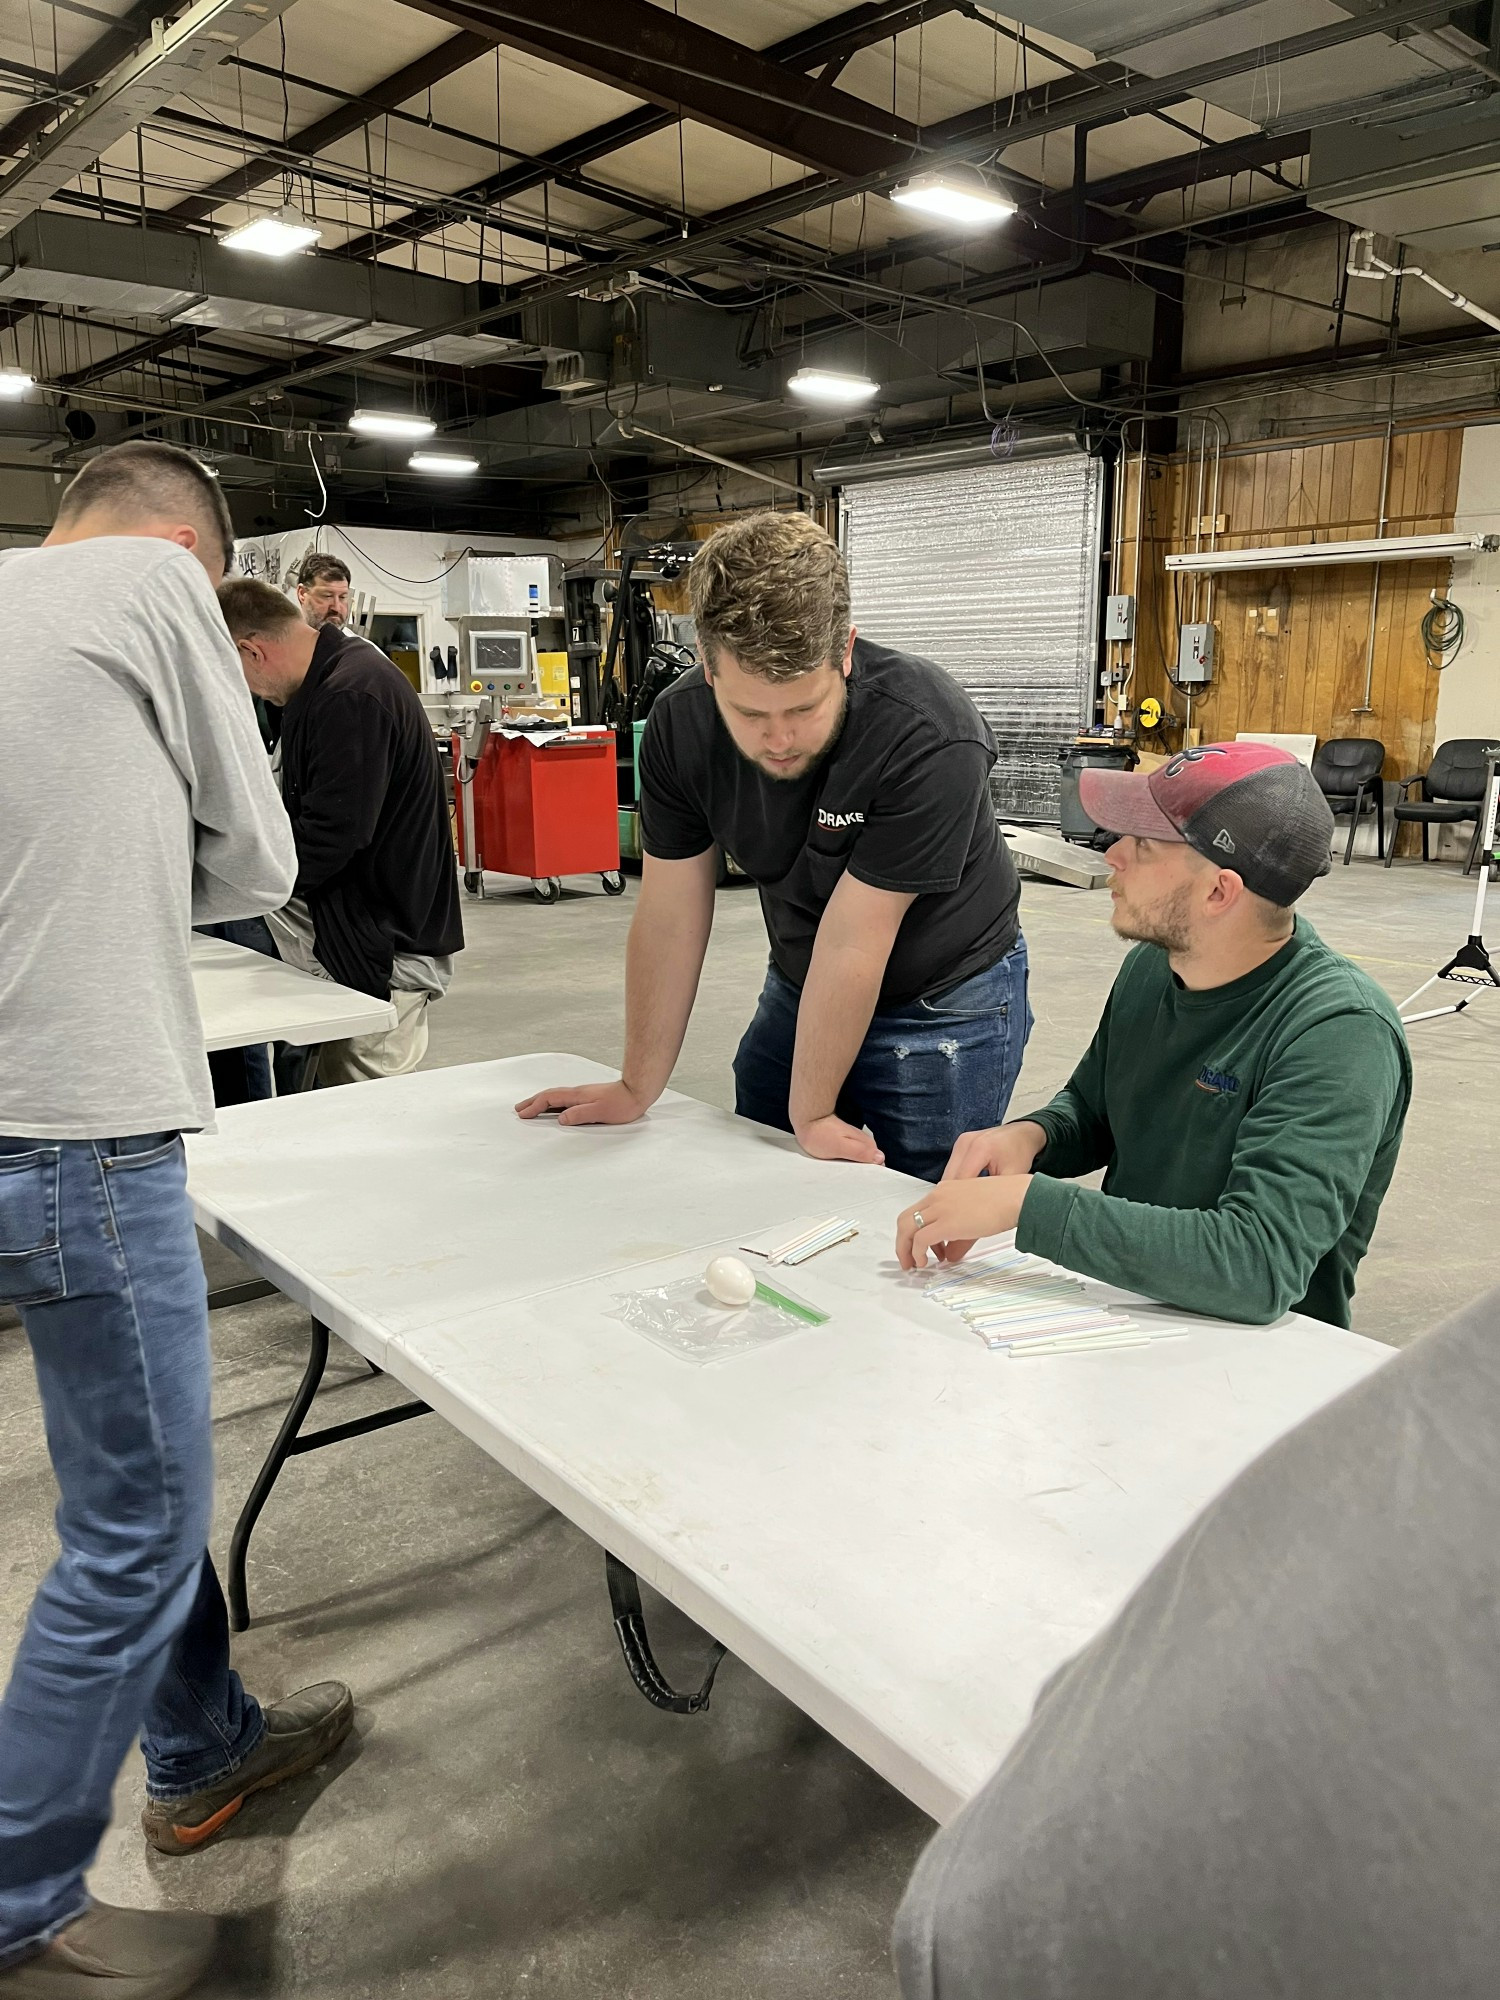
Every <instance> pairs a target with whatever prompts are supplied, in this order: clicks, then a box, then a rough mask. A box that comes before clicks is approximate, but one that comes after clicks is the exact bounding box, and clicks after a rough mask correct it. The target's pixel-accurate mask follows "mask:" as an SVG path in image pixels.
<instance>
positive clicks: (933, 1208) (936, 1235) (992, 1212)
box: [896, 1174, 1031, 1271]
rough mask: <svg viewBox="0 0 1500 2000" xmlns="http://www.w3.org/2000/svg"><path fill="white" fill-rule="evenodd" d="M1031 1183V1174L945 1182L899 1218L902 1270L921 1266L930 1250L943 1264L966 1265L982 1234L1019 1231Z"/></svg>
mask: <svg viewBox="0 0 1500 2000" xmlns="http://www.w3.org/2000/svg"><path fill="white" fill-rule="evenodd" d="M1030 1186H1031V1175H1030V1174H1002V1175H998V1176H995V1177H993V1178H991V1179H988V1180H982V1181H939V1182H938V1184H937V1186H936V1187H935V1188H933V1190H932V1191H931V1193H930V1194H924V1195H923V1196H922V1199H921V1200H920V1201H918V1202H914V1203H913V1204H912V1206H911V1207H910V1208H908V1209H904V1210H903V1211H902V1213H901V1214H900V1216H899V1217H898V1218H897V1220H896V1256H897V1259H898V1261H899V1262H900V1265H901V1268H902V1270H903V1271H918V1270H920V1269H921V1268H922V1266H923V1265H924V1264H925V1263H926V1262H927V1253H928V1252H929V1251H931V1252H932V1254H933V1256H935V1257H936V1258H937V1260H938V1262H939V1263H940V1264H958V1263H961V1262H962V1261H963V1259H964V1258H965V1257H967V1256H968V1254H969V1252H970V1251H971V1250H972V1249H973V1247H974V1245H975V1243H976V1242H977V1241H978V1240H979V1238H980V1237H981V1236H1000V1235H1002V1234H1003V1233H1004V1232H1005V1231H1006V1230H1007V1229H1014V1228H1015V1226H1016V1223H1017V1221H1018V1220H1019V1219H1020V1214H1021V1204H1022V1203H1023V1202H1024V1201H1025V1199H1026V1190H1027V1189H1028V1188H1029V1187H1030Z"/></svg>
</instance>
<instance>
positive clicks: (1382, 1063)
mask: <svg viewBox="0 0 1500 2000" xmlns="http://www.w3.org/2000/svg"><path fill="white" fill-rule="evenodd" d="M1081 784H1082V794H1081V795H1082V799H1083V804H1084V808H1085V810H1086V811H1087V812H1088V813H1089V814H1090V815H1091V816H1092V818H1093V819H1094V820H1095V821H1096V822H1097V823H1098V824H1099V825H1101V826H1106V827H1108V828H1110V830H1111V831H1117V832H1118V834H1119V836H1120V837H1119V839H1118V840H1117V841H1116V843H1115V845H1114V846H1113V847H1112V848H1111V849H1110V850H1109V855H1108V860H1109V863H1110V866H1111V867H1112V868H1113V869H1114V871H1115V880H1114V885H1113V890H1112V896H1113V903H1114V915H1113V923H1114V928H1115V930H1116V931H1117V932H1118V933H1119V935H1120V936H1121V937H1125V938H1134V939H1136V940H1138V943H1137V947H1136V949H1135V950H1134V951H1133V952H1131V954H1130V956H1129V957H1128V958H1127V959H1126V961H1125V963H1124V965H1123V966H1122V967H1121V969H1120V973H1119V976H1118V977H1117V978H1116V980H1115V984H1114V988H1113V990H1112V991H1111V993H1110V996H1109V1000H1108V1002H1107V1004H1106V1006H1105V1009H1104V1017H1103V1019H1102V1020H1101V1021H1100V1023H1099V1028H1098V1031H1097V1033H1096V1034H1095V1036H1094V1039H1093V1042H1092V1044H1091V1045H1090V1047H1089V1050H1088V1053H1087V1054H1086V1055H1085V1056H1084V1058H1083V1061H1082V1062H1081V1063H1080V1064H1079V1065H1078V1067H1077V1069H1076V1070H1075V1071H1074V1072H1073V1075H1072V1077H1071V1078H1070V1079H1069V1081H1068V1083H1067V1084H1066V1085H1065V1086H1064V1088H1063V1089H1062V1090H1061V1091H1059V1092H1058V1094H1057V1096H1056V1097H1054V1098H1053V1100H1052V1102H1051V1103H1050V1104H1048V1105H1047V1106H1045V1107H1044V1108H1043V1109H1042V1110H1040V1111H1037V1112H1034V1113H1033V1114H1032V1115H1031V1116H1030V1117H1029V1118H1023V1119H1019V1120H1017V1121H1016V1122H1015V1123H1012V1124H1008V1125H999V1126H995V1127H993V1128H992V1129H991V1130H989V1131H986V1132H970V1133H966V1134H965V1135H964V1137H963V1138H961V1139H960V1140H959V1142H958V1144H957V1146H955V1148H954V1150H953V1156H952V1158H951V1159H950V1160H949V1162H948V1167H947V1171H946V1173H945V1174H944V1177H943V1180H942V1182H941V1183H940V1184H939V1185H938V1186H937V1187H936V1188H934V1189H933V1191H932V1193H931V1194H930V1195H924V1196H923V1197H922V1199H921V1200H920V1201H919V1202H918V1203H916V1204H915V1206H914V1207H912V1208H909V1209H907V1210H906V1212H905V1213H904V1214H903V1215H902V1216H901V1218H900V1221H899V1223H898V1225H897V1254H898V1256H899V1257H900V1259H901V1262H902V1264H903V1266H905V1267H906V1268H908V1269H910V1268H912V1267H914V1266H919V1265H922V1264H925V1263H926V1261H927V1256H928V1253H929V1251H930V1252H932V1253H933V1254H934V1255H935V1256H937V1257H939V1258H942V1259H947V1260H950V1261H952V1260H956V1259H958V1258H961V1257H963V1256H966V1255H967V1253H968V1251H969V1249H970V1248H971V1247H972V1245H973V1243H974V1241H975V1240H976V1239H977V1238H979V1237H981V1236H992V1235H997V1234H999V1233H1000V1232H1001V1231H1004V1230H1008V1229H1014V1230H1015V1232H1016V1244H1017V1247H1018V1248H1019V1249H1022V1250H1030V1251H1034V1252H1035V1253H1036V1254H1037V1255H1038V1256H1041V1257H1049V1258H1052V1259H1054V1260H1055V1261H1056V1262H1057V1263H1059V1264H1063V1265H1066V1266H1067V1267H1068V1269H1070V1270H1073V1271H1081V1272H1084V1273H1086V1274H1087V1275H1088V1276H1089V1277H1093V1278H1099V1279H1102V1280H1103V1281H1104V1282H1105V1283H1107V1284H1112V1285H1120V1286H1123V1287H1124V1288H1126V1289H1127V1290H1130V1291H1135V1292H1142V1293H1145V1294H1147V1295H1148V1296H1150V1297H1153V1298H1158V1299H1163V1300H1165V1301H1166V1302H1167V1303H1169V1304H1171V1305H1177V1306H1184V1307H1187V1308H1189V1309H1191V1310H1193V1311H1197V1312H1205V1313H1214V1314H1217V1315H1219V1316H1221V1317H1222V1318H1225V1319H1234V1320H1246V1321H1249V1322H1251V1323H1252V1324H1255V1325H1265V1324H1267V1323H1268V1322H1269V1321H1271V1320H1273V1319H1277V1318H1279V1317H1280V1316H1281V1314H1282V1313H1284V1312H1286V1311H1288V1310H1290V1309H1292V1308H1295V1309H1297V1310H1298V1311H1300V1312H1305V1313H1308V1314H1310V1315H1311V1316H1312V1317H1313V1318H1314V1319H1321V1320H1328V1321H1330V1322H1331V1323H1332V1324H1333V1325H1335V1326H1347V1325H1348V1324H1349V1307H1350V1301H1351V1300H1352V1298H1353V1295H1354V1274H1355V1271H1356V1270H1357V1269H1358V1267H1359V1262H1360V1259H1361V1258H1362V1257H1363V1256H1364V1254H1365V1251H1366V1249H1367V1248H1368V1247H1369V1242H1370V1236H1371V1234H1372V1232H1373V1230H1374V1227H1375V1218H1376V1216H1377V1214H1378V1213H1379V1210H1380V1203H1381V1201H1382V1199H1383V1198H1384V1195H1385V1191H1386V1189H1387V1188H1388V1187H1389V1186H1390V1181H1391V1175H1392V1173H1393V1171H1394V1169H1395V1165H1396V1154H1397V1151H1398V1150H1399V1147H1400V1144H1401V1128H1402V1124H1403V1122H1404V1121H1405V1118H1406V1109H1407V1105H1408V1103H1409V1102H1410V1098H1411V1061H1410V1057H1409V1056H1408V1053H1407V1048H1406V1038H1405V1034H1404V1033H1403V1030H1402V1027H1401V1023H1400V1020H1399V1019H1398V1017H1397V1014H1396V1011H1395V1009H1394V1007H1393V1006H1392V1005H1391V1003H1390V1001H1389V999H1388V998H1387V997H1386V995H1385V994H1384V993H1383V992H1382V991H1381V989H1380V988H1379V987H1378V986H1377V985H1376V984H1375V982H1374V981H1373V980H1372V979H1370V978H1368V977H1367V975H1366V974H1364V973H1363V972H1361V971H1359V970H1358V968H1357V967H1355V966H1353V965H1351V964H1350V963H1349V961H1348V960H1347V959H1344V958H1340V957H1339V956H1338V954H1337V953H1335V952H1332V951H1330V950H1329V949H1328V947H1327V946H1326V945H1325V944H1324V943H1323V941H1322V939H1321V938H1319V937H1318V935H1317V933H1316V932H1315V931H1314V930H1313V929H1312V927H1311V925H1310V924H1308V923H1307V921H1306V920H1305V919H1304V918H1302V917H1298V916H1296V915H1294V913H1293V910H1292V907H1291V906H1292V905H1293V904H1294V903H1295V902H1296V901H1297V898H1298V897H1299V896H1301V895H1302V894H1303V892H1304V891H1305V890H1306V889H1307V888H1308V886H1309V885H1310V884H1311V883H1312V882H1313V881H1314V880H1315V879H1316V877H1318V876H1319V875H1322V874H1324V873H1325V872H1326V871H1327V868H1328V850H1329V843H1330V841H1331V839H1332V834H1333V817H1332V814H1331V813H1330V812H1329V810H1328V805H1327V802H1326V801H1325V799H1324V798H1323V795H1322V793H1321V792H1320V791H1319V789H1318V787H1317V784H1316V783H1315V781H1314V779H1313V776H1312V774H1311V772H1310V771H1308V770H1306V769H1304V767H1303V766H1302V765H1301V764H1299V763H1298V762H1297V761H1296V759H1295V758H1293V757H1291V756H1289V755H1288V754H1287V753H1286V752H1285V751H1283V750H1275V749H1272V748H1271V747H1269V746H1268V745H1265V744H1258V743H1215V744H1210V745H1207V746H1206V747H1205V748H1203V749H1200V750H1186V751H1183V752H1182V753H1181V754H1180V755H1179V756H1176V757H1174V758H1173V759H1172V760H1171V762H1170V763H1168V764H1166V765H1165V766H1163V767H1162V769H1160V770H1159V771H1154V772H1152V773H1151V774H1150V775H1149V776H1145V775H1139V774H1136V773H1132V772H1119V771H1114V772H1111V771H1087V772H1085V773H1084V774H1083V777H1082V780H1081ZM1099 1167H1103V1168H1104V1169H1105V1175H1104V1186H1103V1189H1102V1191H1098V1192H1096V1191H1095V1190H1093V1189H1091V1188H1083V1187H1079V1186H1077V1185H1076V1182H1075V1181H1074V1180H1073V1178H1072V1177H1073V1176H1076V1175H1080V1174H1088V1173H1092V1172H1094V1171H1095V1169H1096V1168H1099ZM980 1176H984V1177H985V1178H980Z"/></svg>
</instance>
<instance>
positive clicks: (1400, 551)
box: [1164, 535, 1500, 574]
mask: <svg viewBox="0 0 1500 2000" xmlns="http://www.w3.org/2000/svg"><path fill="white" fill-rule="evenodd" d="M1497 548H1500V536H1496V535H1380V536H1376V537H1374V538H1372V539H1369V540H1366V541H1362V542H1291V543H1289V544H1287V545H1286V546H1285V547H1283V548H1268V549H1198V550H1196V551H1195V552H1193V553H1190V554H1187V555H1180V556H1168V557H1167V558H1166V560H1165V564H1164V567H1165V568H1167V569H1169V570H1185V571H1193V572H1196V573H1198V574H1202V573H1204V572H1206V571H1211V572H1215V573H1222V572H1223V571H1225V570H1235V569H1326V568H1329V567H1331V566H1332V565H1333V564H1334V563H1369V562H1422V561H1423V560H1424V559H1425V560H1429V561H1430V560H1431V559H1432V558H1433V557H1439V558H1442V557H1445V556H1446V557H1452V556H1467V555H1474V554H1476V553H1477V552H1479V551H1481V550H1486V549H1497Z"/></svg>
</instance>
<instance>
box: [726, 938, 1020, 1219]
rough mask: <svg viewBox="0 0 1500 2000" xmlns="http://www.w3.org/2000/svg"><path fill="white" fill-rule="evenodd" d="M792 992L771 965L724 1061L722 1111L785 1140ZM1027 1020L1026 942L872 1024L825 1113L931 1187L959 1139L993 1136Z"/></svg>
mask: <svg viewBox="0 0 1500 2000" xmlns="http://www.w3.org/2000/svg"><path fill="white" fill-rule="evenodd" d="M801 997H802V996H801V994H800V992H799V990H798V989H797V988H796V987H795V986H793V985H792V983H791V981H790V980H789V979H786V978H784V977H783V976H782V974H781V973H780V972H778V971H777V969H776V967H775V966H774V965H772V966H771V967H769V969H768V970H767V973H766V983H765V986H764V988H763V989H762V992H761V996H760V1005H759V1006H758V1007H757V1008H756V1010H755V1018H754V1020H753V1021H752V1022H751V1023H750V1025H749V1027H748V1028H747V1029H746V1030H745V1035H744V1039H743V1041H741V1043H740V1046H739V1052H738V1053H737V1055H736V1056H735V1059H734V1108H735V1110H736V1111H737V1112H738V1113H739V1115H740V1117H741V1118H753V1119H754V1120H755V1122H756V1123H757V1124H758V1125H774V1126H776V1127H777V1128H778V1130H780V1131H782V1132H790V1131H791V1129H792V1123H791V1118H790V1116H789V1115H788V1104H789V1102H790V1098H791V1089H792V1053H793V1050H794V1048H795V1046H796V1041H797V1005H798V1002H799V1000H800V999H801ZM1030 1033H1031V1009H1030V1007H1029V1006H1028V1005H1027V1001H1026V940H1025V939H1024V938H1023V937H1020V936H1019V935H1018V936H1017V938H1016V942H1015V944H1014V946H1013V947H1012V949H1011V950H1010V951H1008V952H1007V953H1006V955H1005V957H1004V958H1002V959H1001V960H1000V961H999V962H998V963H997V964H995V965H992V966H991V967H990V968H989V970H988V971H987V972H979V973H976V974H975V975H974V977H973V978H972V979H966V980H965V981H964V982H963V984H962V985H961V986H955V987H954V988H953V989H952V990H951V991H950V992H947V993H944V994H943V995H941V997H940V998H938V999H936V1000H915V1001H913V1002H912V1004H911V1005H910V1006H909V1007H898V1008H893V1009H892V1010H891V1012H890V1013H887V1014H877V1015H876V1016H875V1017H874V1019H873V1020H872V1021H871V1023H870V1026H869V1029H868V1031H867V1033H866V1035H865V1039H864V1045H863V1046H862V1048H861V1049H860V1052H859V1054H858V1055H857V1056H856V1057H855V1058H854V1066H853V1068H852V1069H851V1070H850V1071H849V1074H848V1076H847V1077H846V1079H845V1081H844V1087H843V1089H842V1090H841V1091H840V1092H839V1100H838V1104H837V1107H836V1109H837V1111H838V1115H839V1117H840V1118H843V1119H846V1120H847V1121H848V1123H849V1124H851V1125H861V1126H868V1127H869V1129H870V1131H871V1133H872V1134H873V1135H874V1138H875V1143H876V1145H878V1146H879V1148H880V1150H881V1151H882V1152H883V1153H884V1154H885V1159H886V1165H887V1166H889V1167H894V1168H895V1169H896V1171H897V1172H898V1173H902V1174H914V1175H915V1176H916V1177H917V1179H918V1180H923V1181H935V1180H939V1179H941V1177H942V1172H943V1169H944V1167H946V1166H947V1164H948V1155H949V1154H950V1153H951V1152H952V1150H953V1147H954V1143H955V1141H956V1140H957V1139H958V1137H959V1135H960V1134H961V1133H963V1132H973V1131H977V1130H979V1129H980V1128H982V1127H983V1126H986V1125H998V1124H999V1123H1000V1121H1001V1119H1002V1118H1003V1117H1004V1116H1005V1107H1006V1106H1007V1105H1008V1104H1009V1103H1010V1094H1011V1092H1012V1091H1013V1090H1014V1089H1015V1086H1016V1078H1017V1076H1019V1074H1020V1071H1021V1056H1022V1054H1023V1052H1024V1050H1025V1047H1026V1037H1027V1036H1028V1035H1029V1034H1030Z"/></svg>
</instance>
